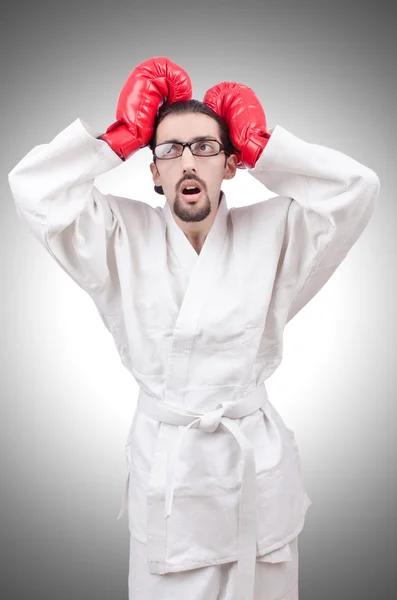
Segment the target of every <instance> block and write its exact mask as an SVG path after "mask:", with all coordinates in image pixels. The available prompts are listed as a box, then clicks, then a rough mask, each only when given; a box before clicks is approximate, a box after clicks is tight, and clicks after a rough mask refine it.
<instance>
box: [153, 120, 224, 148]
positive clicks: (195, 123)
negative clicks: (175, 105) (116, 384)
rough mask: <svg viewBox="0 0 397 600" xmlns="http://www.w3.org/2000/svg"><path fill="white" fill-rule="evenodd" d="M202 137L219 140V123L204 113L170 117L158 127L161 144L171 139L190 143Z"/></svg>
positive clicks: (158, 141) (158, 142)
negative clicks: (206, 136)
mask: <svg viewBox="0 0 397 600" xmlns="http://www.w3.org/2000/svg"><path fill="white" fill-rule="evenodd" d="M200 135H208V136H209V137H214V138H216V139H219V129H218V123H217V122H216V121H215V119H213V118H212V117H209V116H208V115H203V114H202V113H186V114H182V115H168V116H167V117H165V118H164V119H163V120H162V121H161V123H160V125H159V126H158V127H157V135H156V143H157V144H161V142H165V141H166V140H170V139H177V140H179V141H180V142H190V140H192V139H193V138H195V137H198V136H200Z"/></svg>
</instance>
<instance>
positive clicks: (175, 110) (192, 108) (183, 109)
mask: <svg viewBox="0 0 397 600" xmlns="http://www.w3.org/2000/svg"><path fill="white" fill-rule="evenodd" d="M186 113H201V114H203V115H208V116H209V117H212V118H213V119H214V120H215V121H216V122H217V123H218V129H219V137H220V141H221V144H222V146H223V147H224V150H225V154H226V156H229V155H230V154H236V153H238V150H237V148H235V147H234V146H233V143H232V141H231V139H230V136H229V128H228V126H227V124H226V121H225V119H223V118H222V117H220V116H219V115H218V114H217V113H216V112H215V111H214V110H212V108H210V107H209V106H207V104H204V102H200V100H194V99H191V100H181V101H179V102H173V103H172V104H163V105H162V106H160V108H159V110H158V113H157V117H156V120H155V122H154V132H153V136H152V139H151V140H150V142H149V148H150V150H151V151H152V152H154V147H155V145H156V135H157V127H158V126H159V125H160V123H161V121H162V120H163V119H165V117H167V116H168V115H175V114H186ZM153 160H154V161H155V157H154V159H153ZM154 189H155V191H156V192H157V193H159V194H163V193H164V192H163V191H162V187H161V186H155V187H154Z"/></svg>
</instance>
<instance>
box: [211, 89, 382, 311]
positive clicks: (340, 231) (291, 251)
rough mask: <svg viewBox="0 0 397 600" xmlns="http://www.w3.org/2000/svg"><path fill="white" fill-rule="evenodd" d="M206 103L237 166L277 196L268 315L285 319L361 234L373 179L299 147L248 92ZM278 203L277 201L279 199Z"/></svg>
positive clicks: (222, 94) (370, 207) (325, 153)
mask: <svg viewBox="0 0 397 600" xmlns="http://www.w3.org/2000/svg"><path fill="white" fill-rule="evenodd" d="M204 102H206V103H207V104H208V105H209V106H211V108H213V109H214V110H215V111H216V112H217V113H218V114H220V116H222V117H223V118H225V120H226V122H227V124H228V125H229V132H230V137H231V141H232V142H233V144H234V146H235V147H236V148H237V149H238V150H239V154H238V158H239V163H238V166H239V167H240V168H245V167H248V169H249V170H248V172H249V173H250V175H252V176H253V177H255V179H257V180H258V181H260V182H261V183H263V184H264V185H265V186H266V187H267V188H268V189H269V190H270V191H273V192H275V193H276V194H277V195H279V196H281V197H284V202H283V206H284V207H285V202H286V201H287V202H288V205H287V209H286V210H285V209H283V210H281V207H280V219H282V220H283V222H282V223H281V225H282V226H283V227H284V238H283V244H282V248H281V253H280V260H279V265H278V272H277V277H276V281H275V289H274V297H273V302H274V303H275V306H274V307H273V308H274V309H277V310H278V311H279V310H283V311H285V321H286V322H288V321H289V320H291V319H292V318H293V317H294V316H295V315H296V314H297V313H298V312H299V310H301V309H302V308H303V306H305V305H306V304H307V303H308V302H309V300H310V299H311V298H313V296H314V295H315V294H316V293H317V292H318V291H319V290H320V289H321V288H322V287H323V285H324V284H325V283H326V281H328V279H329V278H330V277H331V275H332V274H333V273H334V271H335V270H336V268H337V267H338V265H340V263H341V262H342V260H343V259H344V258H345V257H346V255H347V253H348V251H349V250H350V249H351V247H352V246H353V245H354V243H355V242H356V241H357V239H358V238H359V236H360V235H361V233H362V232H363V231H364V229H365V227H366V225H367V223H368V221H369V219H370V217H371V215H372V213H373V211H374V207H375V203H376V199H377V198H378V196H379V189H380V184H379V179H378V177H377V175H376V173H375V172H374V171H373V170H371V169H369V168H368V167H365V166H364V165H362V164H360V163H359V162H357V161H356V160H354V159H353V158H350V157H349V156H346V155H345V154H343V153H341V152H338V151H336V150H332V149H330V148H327V147H325V146H320V145H317V144H311V143H308V142H305V141H303V140H301V139H299V138H298V137H296V136H294V135H293V134H292V133H289V132H288V131H287V130H285V129H283V128H282V127H281V126H279V125H277V126H276V127H274V128H273V129H271V130H267V125H266V117H265V113H264V111H263V108H262V106H261V104H260V102H259V100H258V98H257V97H256V95H255V93H254V92H253V91H252V90H251V89H250V88H247V86H244V85H242V84H237V83H228V82H224V83H221V84H219V85H217V86H214V87H213V88H211V89H210V90H208V91H207V92H206V95H205V97H204ZM280 203H281V198H280Z"/></svg>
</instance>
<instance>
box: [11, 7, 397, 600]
mask: <svg viewBox="0 0 397 600" xmlns="http://www.w3.org/2000/svg"><path fill="white" fill-rule="evenodd" d="M389 4H390V6H392V3H389V2H374V3H372V4H371V5H368V6H367V7H365V6H364V3H362V2H332V3H331V2H319V1H317V2H311V3H310V4H309V3H304V4H302V3H298V4H297V3H294V2H293V1H292V0H290V1H289V2H272V3H270V2H263V3H260V2H259V1H257V2H256V3H254V2H249V1H247V0H244V2H241V3H237V2H230V0H229V1H228V2H226V1H224V2H213V1H212V2H207V1H204V0H202V1H200V2H198V3H197V4H196V5H194V4H193V3H192V4H188V3H187V2H176V1H173V2H171V3H170V2H164V3H163V5H162V7H161V8H156V3H155V2H151V1H148V0H146V1H145V2H139V3H138V2H132V1H131V2H124V3H123V2H113V3H111V2H106V3H105V2H95V3H94V2H93V3H92V4H91V3H80V2H71V1H69V2H68V3H66V2H62V3H56V2H54V3H51V4H50V3H48V5H47V3H44V2H16V3H14V4H13V7H12V8H11V5H9V6H8V7H7V13H3V14H2V35H1V38H0V44H1V54H0V56H1V80H0V85H1V106H2V110H1V119H2V123H1V138H2V144H3V151H2V154H1V159H0V160H1V174H2V177H1V181H0V184H1V192H2V193H1V195H2V205H1V236H0V243H1V253H0V260H1V266H2V272H1V281H2V287H3V289H2V311H1V321H2V344H1V367H0V368H1V383H2V386H1V414H0V419H1V421H0V433H1V436H0V444H1V446H0V448H1V452H0V465H1V480H0V481H1V498H0V502H1V511H0V519H1V532H0V539H1V561H0V598H1V600H22V599H27V598H29V600H36V599H37V600H38V599H40V600H47V599H48V600H50V599H51V600H70V599H71V598H75V599H77V600H80V599H86V598H95V599H96V600H109V599H110V598H111V599H112V600H118V599H120V600H121V599H126V598H127V573H128V530H127V524H126V520H125V519H124V520H122V521H116V516H117V514H118V510H119V506H120V501H121V494H122V486H123V482H124V476H125V462H124V454H123V450H124V444H125V438H126V435H127V431H128V427H129V424H130V420H131V418H132V415H133V412H134V409H135V402H136V397H137V392H138V388H137V385H136V383H135V381H134V380H133V379H132V377H130V375H129V374H128V372H127V371H126V369H125V368H124V367H123V366H122V364H121V362H120V360H119V358H118V355H117V353H116V349H115V347H114V346H113V342H112V340H111V338H110V334H108V332H107V331H106V330H105V328H104V327H103V325H102V323H101V320H100V317H99V315H98V314H97V312H96V309H95V306H94V304H93V303H92V301H91V300H90V298H88V296H86V295H85V294H84V292H82V291H81V290H80V289H79V288H78V287H77V286H76V285H75V284H74V283H73V282H72V281H71V280H70V279H69V278H68V277H67V275H66V274H65V273H64V272H62V271H61V270H60V269H59V267H58V266H57V265H56V263H55V262H54V261H53V260H52V259H51V257H49V256H48V255H47V254H46V253H45V251H44V249H43V248H42V247H41V246H40V245H39V244H38V242H36V241H35V240H34V238H33V237H32V236H31V235H30V234H29V233H28V232H27V230H26V229H25V227H24V226H23V225H22V224H21V223H20V221H19V220H18V218H17V216H16V213H15V209H14V206H13V202H12V197H11V193H10V190H9V187H8V182H7V173H8V172H9V171H10V170H11V168H12V167H13V166H14V165H15V164H16V163H17V162H18V161H19V160H20V159H21V158H22V156H24V155H25V154H26V153H27V152H28V151H29V150H30V149H31V148H32V147H33V146H35V145H37V144H41V143H45V142H48V141H50V140H51V139H52V138H53V137H54V136H55V135H56V134H57V133H58V132H59V131H60V130H62V129H63V128H64V127H66V126H67V125H68V124H69V123H71V122H72V121H73V120H74V119H76V118H77V117H80V118H82V119H83V120H85V121H87V122H88V123H90V124H91V125H92V126H93V127H95V128H96V129H97V130H99V131H104V130H105V128H106V127H107V125H108V124H110V123H111V122H112V121H113V120H114V111H115V105H116V100H117V96H118V93H119V91H120V88H121V86H122V84H123V82H124V81H125V79H126V77H127V76H128V74H129V73H130V71H131V70H132V69H133V68H134V67H135V66H136V65H137V64H139V63H140V62H141V61H143V60H146V59H147V58H150V57H153V56H159V55H165V56H168V57H169V58H171V59H172V60H174V61H175V62H177V63H179V64H181V65H182V66H183V67H184V68H185V69H186V70H187V71H188V72H189V74H190V76H191V78H192V82H193V95H194V97H196V98H198V99H202V97H203V95H204V93H205V91H206V90H207V89H208V88H209V87H210V86H212V85H214V84H216V83H219V82H220V81H225V80H226V81H238V82H240V83H245V84H246V85H249V86H251V87H252V88H253V89H254V90H255V92H256V93H257V95H258V96H259V98H260V99H261V101H262V103H263V106H264V109H265V112H266V115H267V119H268V125H269V127H272V126H274V125H276V124H280V125H282V126H283V127H285V128H287V129H289V130H290V131H292V132H293V133H295V134H296V135H298V136H300V137H302V138H303V139H305V140H307V141H310V142H316V143H320V144H324V145H328V146H330V147H333V148H335V149H338V150H341V151H342V152H345V153H346V154H349V155H351V156H353V157H354V158H356V159H357V160H359V161H360V162H363V163H364V164H366V165H367V166H369V167H371V168H372V169H374V170H375V171H376V172H377V174H378V176H379V178H380V181H381V197H380V201H379V204H378V207H377V210H376V213H375V215H374V217H373V219H372V221H371V223H370V225H369V227H368V228H367V229H366V231H365V233H364V234H363V236H362V237H361V238H360V240H359V241H358V243H357V244H356V245H355V247H354V248H353V249H352V251H351V253H350V254H349V256H348V257H347V259H346V260H345V261H344V263H343V264H342V265H341V267H340V268H339V269H338V271H337V272H336V273H335V275H334V276H333V277H332V279H331V280H330V281H329V282H328V283H327V285H326V286H325V287H324V289H323V290H322V291H321V292H320V293H319V294H318V296H316V298H314V299H313V300H312V301H311V303H310V304H309V305H308V306H307V307H306V308H305V309H304V310H303V311H302V312H301V313H300V314H299V315H298V316H297V317H296V318H295V319H294V320H293V321H292V322H291V323H290V325H289V326H288V327H287V330H286V332H285V348H284V360H283V363H282V365H281V366H280V368H279V369H278V371H277V372H276V374H275V375H274V376H273V377H272V378H271V379H270V381H269V384H268V388H269V391H270V394H271V399H272V400H273V402H274V404H275V406H276V407H277V409H278V410H279V411H280V413H281V414H282V416H283V417H284V419H285V420H286V422H287V424H288V425H289V426H290V427H291V428H293V429H294V430H295V432H296V437H297V440H298V444H299V447H300V452H301V458H302V465H303V471H304V476H305V479H306V486H307V489H308V493H309V495H310V497H311V499H312V501H313V505H312V506H311V508H310V509H309V512H308V517H307V522H306V527H305V529H304V532H303V533H302V534H301V536H300V557H301V558H300V561H301V570H300V581H301V584H300V590H301V592H300V598H301V599H302V600H319V599H321V600H331V599H332V600H335V599H336V598H338V599H345V598H346V599H350V598H354V599H355V598H360V599H361V600H364V599H379V598H382V600H386V599H389V598H390V599H391V598H395V597H397V595H396V594H397V593H396V559H397V556H396V528H397V515H396V468H395V454H396V444H395V438H396V433H395V431H396V426H395V424H396V416H397V409H396V399H397V394H396V383H397V381H396V361H395V350H396V347H395V335H396V319H395V306H396V301H397V298H396V273H397V269H396V265H395V260H396V253H397V243H396V208H395V202H396V199H395V172H396V159H397V156H396V134H397V128H396V115H395V110H396V108H395V107H396V104H397V103H396V99H397V97H396V60H395V56H396V54H397V43H396V37H395V27H396V18H395V15H394V13H393V12H391V11H393V9H392V8H391V9H388V8H387V7H388V6H389ZM149 162H150V153H148V151H146V149H145V150H143V151H141V152H140V153H138V154H137V155H135V156H134V157H133V158H132V159H131V160H130V161H128V162H127V163H125V164H124V165H122V166H121V167H119V168H117V169H115V170H114V171H113V172H112V174H111V176H109V177H108V176H105V177H103V178H102V182H101V183H102V185H103V186H104V188H106V187H108V188H109V189H111V190H112V191H113V192H114V193H119V192H120V193H122V194H124V195H129V196H130V197H137V198H138V199H141V200H144V201H147V202H149V203H151V204H153V205H156V204H159V203H160V204H162V203H163V197H161V198H160V197H159V196H157V195H156V194H155V193H154V192H153V188H152V183H151V177H150V171H149V166H148V165H149ZM248 178H249V176H248V175H247V173H241V172H240V173H238V176H237V177H236V178H235V179H234V180H233V181H229V182H225V185H224V186H223V189H224V190H225V192H226V193H227V194H228V197H229V198H230V203H231V205H238V204H239V203H240V204H245V203H248V204H250V203H254V202H257V201H259V200H261V199H262V198H263V197H266V191H265V190H264V189H263V188H262V186H261V185H260V184H258V183H257V182H253V181H248ZM270 195H272V194H267V196H270Z"/></svg>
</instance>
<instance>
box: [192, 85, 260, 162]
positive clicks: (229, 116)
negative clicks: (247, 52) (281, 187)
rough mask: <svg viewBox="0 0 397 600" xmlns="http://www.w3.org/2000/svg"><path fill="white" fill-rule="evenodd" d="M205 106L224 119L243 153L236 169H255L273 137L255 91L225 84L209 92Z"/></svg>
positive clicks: (233, 140)
mask: <svg viewBox="0 0 397 600" xmlns="http://www.w3.org/2000/svg"><path fill="white" fill-rule="evenodd" d="M203 102H204V104H207V106H209V107H210V108H212V110H214V111H215V112H216V113H217V114H218V115H219V116H221V117H222V118H223V119H225V121H226V124H227V126H228V128H229V135H230V139H231V141H232V143H233V145H234V146H235V147H236V148H237V150H239V152H240V155H239V156H237V158H238V159H239V161H238V163H237V167H238V168H240V169H244V168H246V167H248V168H249V169H252V168H254V166H255V164H256V162H257V160H258V159H259V157H260V155H261V154H262V152H263V150H264V148H265V146H266V144H267V142H268V140H269V138H270V135H271V134H270V133H268V131H267V125H266V115H265V112H264V110H263V108H262V105H261V103H260V102H259V100H258V98H257V96H256V95H255V93H254V92H253V90H252V89H251V88H249V87H247V86H246V85H243V84H241V83H232V82H228V81H224V82H222V83H219V84H218V85H214V86H213V87H212V88H210V89H209V90H207V92H206V93H205V96H204V99H203Z"/></svg>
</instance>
